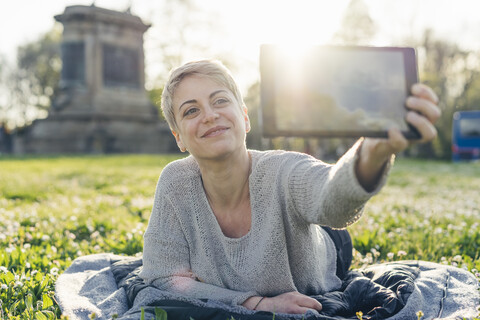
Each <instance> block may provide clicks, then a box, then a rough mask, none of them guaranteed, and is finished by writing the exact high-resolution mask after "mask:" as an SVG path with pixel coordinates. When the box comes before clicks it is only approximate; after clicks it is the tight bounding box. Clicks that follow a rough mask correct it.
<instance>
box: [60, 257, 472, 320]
mask: <svg viewBox="0 0 480 320" xmlns="http://www.w3.org/2000/svg"><path fill="white" fill-rule="evenodd" d="M141 265H142V260H141V258H134V257H125V256H119V255H113V254H96V255H89V256H84V257H80V258H77V259H76V260H74V262H73V263H72V265H71V266H70V267H69V268H68V269H67V270H66V271H65V272H64V273H63V274H61V275H60V276H59V278H58V279H57V282H56V288H55V297H56V300H57V302H58V304H59V306H60V308H61V310H62V312H63V314H65V315H68V316H69V319H71V320H87V319H90V318H89V317H90V315H91V314H92V313H94V314H95V316H96V318H97V319H112V318H115V317H117V319H121V320H138V319H141V315H142V313H143V314H144V319H155V310H156V309H157V310H158V308H161V309H163V310H164V311H166V313H167V314H168V319H190V318H192V319H195V320H201V319H218V320H225V319H231V317H233V318H234V319H236V320H240V319H242V320H271V319H273V318H274V319H280V320H296V319H307V320H333V319H358V318H357V312H359V311H361V312H362V313H363V319H371V320H380V319H388V320H404V319H405V320H407V319H408V320H410V319H417V312H418V311H422V312H423V315H424V316H423V318H422V319H452V318H460V319H462V318H466V319H468V318H473V317H476V316H478V314H479V312H478V309H477V308H478V307H479V305H480V292H479V288H478V281H477V279H476V278H475V276H474V275H473V274H471V273H470V272H468V271H467V270H464V269H461V268H457V267H453V266H446V265H441V264H436V263H431V262H426V261H400V262H393V263H383V264H378V265H373V266H369V267H367V268H363V269H358V270H351V271H349V273H348V275H347V277H346V278H345V280H344V282H343V285H342V288H341V289H340V290H339V291H335V292H329V293H327V294H324V295H319V296H313V298H315V299H317V300H318V301H320V302H321V303H322V305H323V310H322V311H321V312H317V311H309V312H307V313H306V314H305V315H291V314H278V313H277V314H275V315H273V314H272V313H270V312H262V311H260V312H255V311H252V310H248V309H246V308H243V307H241V306H231V305H227V304H224V303H221V302H219V301H214V300H208V299H202V300H200V299H192V298H188V297H185V296H181V295H177V294H173V293H170V292H165V291H161V290H159V289H158V288H155V287H153V286H149V285H146V284H145V283H144V282H143V281H142V279H141V278H140V277H138V272H139V270H140V268H141Z"/></svg>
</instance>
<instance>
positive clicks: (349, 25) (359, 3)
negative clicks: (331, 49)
mask: <svg viewBox="0 0 480 320" xmlns="http://www.w3.org/2000/svg"><path fill="white" fill-rule="evenodd" d="M375 33H376V26H375V23H374V21H373V19H372V18H371V17H370V13H369V11H368V6H367V5H366V4H365V3H364V2H363V0H351V1H350V3H349V4H348V6H347V8H346V9H345V12H344V14H343V18H342V23H341V25H340V28H339V30H338V31H337V32H336V33H335V35H334V36H333V38H332V42H334V43H340V44H347V45H360V44H368V43H369V42H370V41H371V40H372V39H373V37H374V36H375Z"/></svg>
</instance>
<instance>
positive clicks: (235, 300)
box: [232, 291, 259, 306]
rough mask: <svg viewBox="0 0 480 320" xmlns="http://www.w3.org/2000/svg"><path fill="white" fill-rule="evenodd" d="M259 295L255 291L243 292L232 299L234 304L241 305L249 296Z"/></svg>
mask: <svg viewBox="0 0 480 320" xmlns="http://www.w3.org/2000/svg"><path fill="white" fill-rule="evenodd" d="M255 296H259V294H258V293H257V292H255V291H248V292H245V293H242V294H239V295H238V296H236V297H235V298H233V299H232V305H239V306H241V305H242V303H244V302H245V301H246V300H247V299H248V298H251V297H255Z"/></svg>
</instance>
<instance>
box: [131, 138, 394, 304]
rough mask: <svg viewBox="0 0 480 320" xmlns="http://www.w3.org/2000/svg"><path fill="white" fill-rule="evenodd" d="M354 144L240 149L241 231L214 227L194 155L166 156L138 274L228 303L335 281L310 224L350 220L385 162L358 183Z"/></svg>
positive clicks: (322, 241) (320, 237) (324, 243)
mask: <svg viewBox="0 0 480 320" xmlns="http://www.w3.org/2000/svg"><path fill="white" fill-rule="evenodd" d="M357 149H358V144H357V145H355V146H354V147H353V148H352V149H350V150H349V151H348V152H347V153H346V154H345V155H344V156H343V157H342V158H341V159H340V160H339V161H338V162H337V164H335V165H334V166H332V165H328V164H325V163H323V162H321V161H319V160H316V159H315V158H313V157H310V156H308V155H305V154H301V153H294V152H285V151H266V152H260V151H253V150H250V151H249V152H250V154H251V156H252V172H251V174H250V179H249V187H250V201H251V210H252V226H251V230H250V231H249V232H248V233H247V234H246V235H245V236H243V237H241V238H228V237H226V236H225V235H224V234H223V233H222V231H221V229H220V226H219V224H218V222H217V220H216V218H215V215H214V213H213V212H212V210H211V208H210V206H209V203H208V200H207V198H206V195H205V191H204V189H203V186H202V181H201V176H200V170H199V167H198V165H197V163H196V161H195V159H194V158H193V157H191V156H190V157H187V158H185V159H181V160H177V161H174V162H172V163H170V164H168V165H167V166H166V167H165V168H164V170H163V171H162V174H161V176H160V179H159V181H158V185H157V190H156V194H155V202H154V206H153V211H152V215H151V217H150V221H149V224H148V227H147V230H146V232H145V236H144V242H145V243H144V251H143V270H142V271H141V273H140V276H141V277H142V278H143V279H144V280H145V281H146V282H147V283H148V284H153V285H155V286H157V287H159V288H160V289H164V290H168V291H173V292H176V293H181V294H184V295H186V296H189V297H193V298H200V299H203V298H207V299H216V300H220V301H222V302H225V303H229V304H241V303H243V302H244V301H245V300H246V299H247V298H249V297H251V296H254V295H261V296H275V295H278V294H281V293H285V292H289V291H294V290H295V291H299V292H301V293H304V294H308V295H310V294H321V293H325V292H328V291H331V290H335V289H339V287H340V285H341V281H340V279H339V278H338V277H337V276H336V275H335V273H336V251H335V246H334V243H333V241H332V240H331V239H330V237H329V236H328V234H326V233H325V232H324V231H323V229H322V228H320V227H319V225H328V226H331V227H334V228H344V227H346V226H348V225H349V224H351V223H353V222H355V221H356V220H357V219H358V218H359V217H360V215H361V213H362V209H363V206H364V204H365V202H366V201H367V200H368V199H369V198H370V197H371V196H372V195H373V194H375V193H376V192H378V190H379V189H380V188H381V186H382V185H383V184H384V182H385V180H386V172H388V169H387V170H385V173H384V175H383V177H382V179H381V181H380V183H379V185H378V187H377V188H376V189H375V190H374V191H373V192H371V193H368V192H366V191H365V190H364V189H363V188H362V187H361V186H360V185H359V183H358V181H357V179H356V176H355V172H354V163H355V160H356V157H357V156H356V154H357Z"/></svg>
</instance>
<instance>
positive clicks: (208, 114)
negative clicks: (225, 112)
mask: <svg viewBox="0 0 480 320" xmlns="http://www.w3.org/2000/svg"><path fill="white" fill-rule="evenodd" d="M218 117H219V115H218V113H217V112H216V110H215V109H214V108H212V107H207V108H205V117H204V118H203V120H204V121H205V122H209V121H213V120H215V119H217V118H218Z"/></svg>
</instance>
